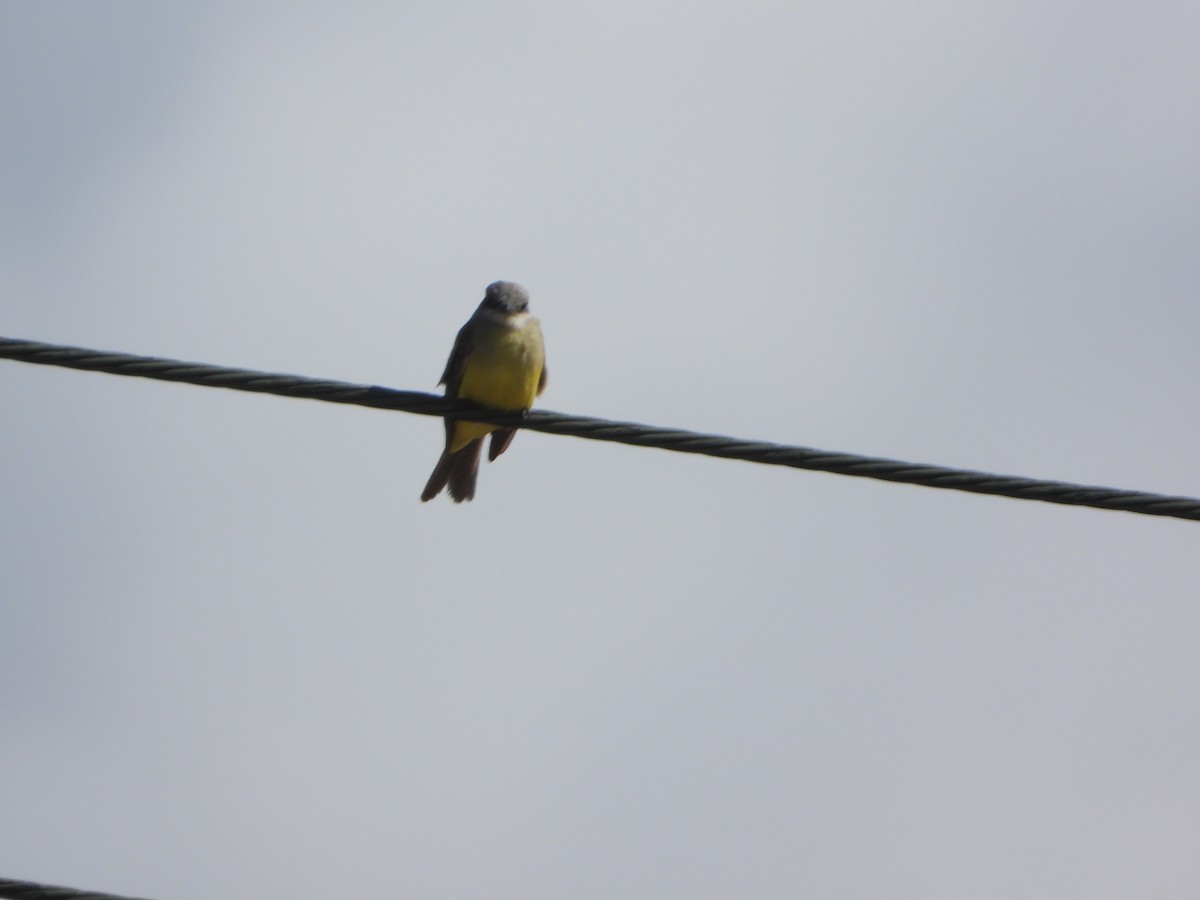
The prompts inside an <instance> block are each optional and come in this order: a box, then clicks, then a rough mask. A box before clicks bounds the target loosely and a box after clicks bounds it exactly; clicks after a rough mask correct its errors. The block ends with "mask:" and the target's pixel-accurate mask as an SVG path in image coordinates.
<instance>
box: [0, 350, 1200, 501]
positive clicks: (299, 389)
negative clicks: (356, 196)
mask: <svg viewBox="0 0 1200 900" xmlns="http://www.w3.org/2000/svg"><path fill="white" fill-rule="evenodd" d="M0 359H12V360H18V361H21V362H28V363H35V364H38V365H45V366H62V367H65V368H68V369H85V370H87V371H93V372H108V373H111V374H113V375H130V376H136V377H138V378H154V379H158V380H160V381H178V382H183V383H186V384H195V385H201V386H204V387H221V388H229V389H231V390H236V391H251V392H255V393H262V394H277V395H279V396H283V397H302V398H306V399H309V400H323V401H326V402H329V403H348V404H352V405H355V406H368V407H373V408H375V409H392V410H400V411H403V412H410V413H416V414H418V415H423V416H451V417H454V418H470V419H472V420H476V421H480V422H487V423H489V424H492V425H504V426H509V427H517V428H528V429H531V430H533V431H544V432H548V433H550V434H564V435H572V436H574V437H582V438H590V439H591V440H596V441H615V442H617V443H622V444H631V445H633V446H636V447H657V448H659V449H662V450H674V451H676V452H679V453H697V454H702V455H705V456H716V457H719V458H722V459H740V460H745V461H747V462H757V463H764V464H766V465H774V466H788V467H791V468H794V469H813V470H816V471H821V472H833V473H836V474H839V475H853V476H857V477H860V478H875V479H878V480H881V481H895V482H901V483H905V484H919V485H924V486H926V487H935V488H945V489H949V490H955V491H969V492H971V493H975V494H994V495H998V496H1001V497H1011V498H1014V499H1017V500H1040V501H1042V502H1045V503H1059V504H1065V505H1068V506H1088V507H1092V508H1095V509H1112V510H1122V511H1124V512H1132V513H1140V514H1142V515H1147V516H1168V517H1171V518H1176V519H1191V520H1196V521H1200V499H1197V498H1195V497H1182V496H1170V495H1166V494H1153V493H1148V492H1146V491H1130V490H1121V489H1118V488H1109V487H1101V486H1098V485H1085V484H1072V483H1070V482H1065V481H1047V480H1043V479H1038V478H1024V477H1020V476H1015V475H996V474H993V473H990V472H977V471H971V470H969V469H952V468H947V467H945V466H934V465H922V464H919V463H910V462H903V461H900V460H895V459H884V458H881V457H873V456H859V455H857V454H853V453H834V452H830V451H827V450H816V449H813V448H811V447H796V446H790V445H787V444H775V443H768V442H764V441H747V440H742V439H739V438H732V437H724V436H722V435H716V434H699V433H697V432H694V431H681V430H679V429H672V428H656V427H653V426H649V425H640V424H638V423H636V422H617V421H612V420H610V419H596V418H590V417H587V416H573V415H568V414H566V413H559V412H552V411H550V410H531V411H530V412H528V413H525V414H521V413H502V412H497V411H495V410H487V409H483V408H482V407H479V406H475V405H474V404H471V403H467V402H465V401H462V400H447V399H445V398H444V397H439V396H437V395H436V394H425V393H420V392H416V391H397V390H392V389H390V388H384V387H378V386H374V385H362V384H349V383H347V382H343V381H331V380H328V379H316V378H304V377H301V376H298V375H283V374H277V373H272V372H256V371H253V370H249V369H236V368H230V367H227V366H213V365H207V364H205V363H193V362H181V361H180V360H176V359H163V358H159V357H153V356H135V355H133V354H130V353H108V352H103V351H100V350H89V349H86V348H83V347H67V346H62V345H59V344H46V343H40V342H38V341H24V340H17V339H14V338H4V337H0Z"/></svg>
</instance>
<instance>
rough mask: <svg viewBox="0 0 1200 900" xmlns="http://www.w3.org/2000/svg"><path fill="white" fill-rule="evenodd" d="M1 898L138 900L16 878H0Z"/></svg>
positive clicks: (14, 899)
mask: <svg viewBox="0 0 1200 900" xmlns="http://www.w3.org/2000/svg"><path fill="white" fill-rule="evenodd" d="M0 897H4V898H7V900H137V898H135V897H122V896H119V895H118V894H102V893H100V892H99V891H78V890H75V888H67V887H56V886H55V885H51V884H35V883H34V882H32V881H17V880H16V879H14V878H0Z"/></svg>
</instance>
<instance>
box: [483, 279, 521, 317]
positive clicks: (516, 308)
mask: <svg viewBox="0 0 1200 900" xmlns="http://www.w3.org/2000/svg"><path fill="white" fill-rule="evenodd" d="M483 306H484V307H485V308H487V309H494V310H496V312H502V313H519V312H525V311H526V310H527V309H529V291H527V290H525V288H523V287H521V286H520V285H519V284H515V283H513V282H511V281H493V282H492V283H491V284H489V285H488V286H487V292H486V293H484V295H483Z"/></svg>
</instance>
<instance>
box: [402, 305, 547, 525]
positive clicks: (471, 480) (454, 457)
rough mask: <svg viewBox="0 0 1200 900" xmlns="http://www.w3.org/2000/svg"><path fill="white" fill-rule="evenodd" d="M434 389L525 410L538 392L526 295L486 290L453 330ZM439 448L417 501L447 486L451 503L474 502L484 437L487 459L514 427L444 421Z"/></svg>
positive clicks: (540, 372)
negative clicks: (443, 443) (447, 355)
mask: <svg viewBox="0 0 1200 900" xmlns="http://www.w3.org/2000/svg"><path fill="white" fill-rule="evenodd" d="M438 384H439V385H445V386H446V397H447V398H451V397H456V398H460V399H463V400H472V401H474V402H475V403H478V404H479V405H480V406H486V407H488V408H490V409H497V410H503V411H505V412H525V411H526V410H528V409H529V408H530V407H531V406H533V401H534V399H535V398H537V397H538V396H540V395H541V393H542V391H544V390H545V389H546V353H545V349H544V348H543V346H542V328H541V325H540V323H539V322H538V320H537V319H535V318H534V317H533V316H531V315H530V314H529V292H528V291H526V290H525V288H523V287H521V285H519V284H515V283H514V282H511V281H495V282H492V283H491V284H489V285H488V286H487V289H486V290H485V291H484V295H483V300H482V301H481V302H480V304H479V306H478V308H476V310H475V312H474V313H473V314H472V316H471V318H470V319H468V320H467V324H465V325H463V327H462V328H460V329H459V332H458V337H457V338H455V341H454V349H453V350H451V351H450V358H449V359H448V360H447V361H446V371H445V372H443V373H442V380H441V381H439V382H438ZM445 422H446V446H445V449H444V450H443V451H442V455H441V458H440V459H438V462H437V465H436V466H434V469H433V474H432V475H430V476H429V481H428V482H427V483H426V485H425V490H424V491H422V492H421V502H425V501H428V500H432V499H433V498H434V497H436V496H437V495H438V494H440V493H441V492H442V489H443V488H447V489H448V490H449V493H450V498H451V499H452V500H453V501H454V502H455V503H462V502H463V501H464V500H470V499H472V498H473V497H474V496H475V481H476V478H477V477H478V475H479V459H480V456H481V455H482V452H483V439H484V438H485V437H487V436H488V435H489V434H490V435H491V436H492V437H491V441H490V443H489V446H488V461H489V462H490V461H492V460H494V459H495V458H496V457H497V456H499V455H500V454H501V453H503V452H504V451H505V450H507V449H508V445H509V444H511V443H512V439H513V437H514V436H515V435H516V433H517V430H516V429H515V428H504V427H500V426H496V425H486V424H484V423H482V422H471V421H467V420H464V419H451V418H447V419H446V420H445Z"/></svg>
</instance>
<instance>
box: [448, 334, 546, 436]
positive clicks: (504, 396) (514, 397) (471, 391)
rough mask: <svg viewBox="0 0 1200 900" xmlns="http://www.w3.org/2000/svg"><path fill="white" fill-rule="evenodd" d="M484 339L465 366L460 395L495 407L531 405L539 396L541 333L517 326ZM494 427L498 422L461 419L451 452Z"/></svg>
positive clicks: (459, 389)
mask: <svg viewBox="0 0 1200 900" xmlns="http://www.w3.org/2000/svg"><path fill="white" fill-rule="evenodd" d="M483 343H486V344H488V345H489V346H487V347H486V349H484V348H477V349H476V350H475V352H473V353H472V354H471V356H470V357H469V358H468V360H467V363H466V365H465V366H464V368H463V375H462V381H461V382H459V386H458V396H459V397H461V398H462V399H464V400H473V401H475V402H476V403H478V404H479V405H481V406H489V407H492V408H493V409H503V410H513V411H517V410H525V409H529V408H530V407H531V406H533V401H534V399H535V398H536V397H537V386H538V381H539V379H540V378H541V374H542V353H541V341H540V335H538V336H537V337H534V336H533V335H530V334H528V333H527V332H526V331H525V330H524V329H522V330H514V331H513V332H511V333H504V334H501V335H498V336H497V337H495V338H494V339H492V340H490V341H487V342H483ZM495 430H496V426H495V425H485V424H483V423H482V422H467V421H459V422H458V423H457V425H456V426H455V429H454V441H453V442H452V445H451V448H450V449H451V452H455V451H457V450H461V449H462V448H463V447H465V446H466V445H467V444H469V443H470V442H471V441H473V440H476V439H477V438H481V437H484V436H485V435H487V434H489V433H491V432H492V431H495Z"/></svg>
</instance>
